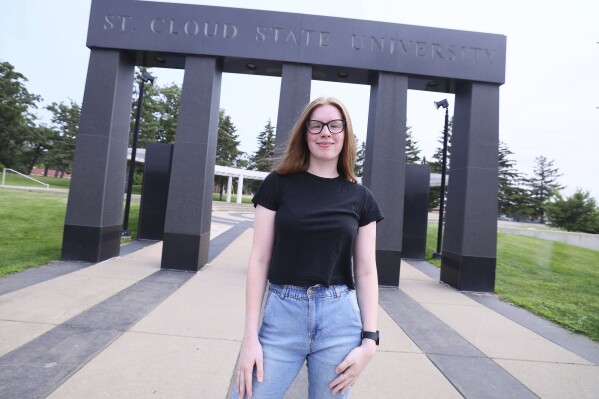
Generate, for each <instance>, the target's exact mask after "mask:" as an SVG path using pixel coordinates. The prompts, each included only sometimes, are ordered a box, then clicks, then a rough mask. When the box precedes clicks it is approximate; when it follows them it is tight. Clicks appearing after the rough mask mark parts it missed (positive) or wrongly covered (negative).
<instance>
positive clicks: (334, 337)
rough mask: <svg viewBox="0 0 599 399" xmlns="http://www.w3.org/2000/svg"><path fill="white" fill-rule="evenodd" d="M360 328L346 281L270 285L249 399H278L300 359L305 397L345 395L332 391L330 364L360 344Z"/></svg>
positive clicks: (332, 367)
mask: <svg viewBox="0 0 599 399" xmlns="http://www.w3.org/2000/svg"><path fill="white" fill-rule="evenodd" d="M361 331H362V319H361V317H360V308H359V307H358V301H357V298H356V292H355V291H354V290H350V289H349V288H348V287H347V286H345V285H334V286H330V287H323V286H321V285H316V286H313V287H309V288H303V287H297V286H292V285H275V284H271V285H270V287H269V291H268V295H267V299H266V303H265V305H264V316H263V319H262V326H261V327H260V332H259V340H260V343H261V344H262V351H263V354H264V379H263V381H262V382H261V383H260V382H258V380H257V379H256V374H255V370H254V379H253V383H252V386H253V398H255V399H266V398H268V399H282V398H283V397H284V396H285V393H286V392H287V390H288V389H289V387H290V385H291V384H292V383H293V380H294V379H295V377H296V376H297V374H298V373H299V371H300V369H301V367H302V365H303V364H304V361H305V362H307V368H308V386H309V387H308V398H309V399H324V398H347V397H349V390H348V391H347V392H346V394H345V395H342V394H341V393H337V395H335V396H333V395H332V394H331V389H330V388H329V384H330V383H331V382H332V381H333V380H334V379H335V378H336V377H337V373H335V367H337V366H338V365H339V363H341V362H342V361H343V359H345V356H347V354H348V353H349V352H351V350H352V349H354V348H356V347H358V346H360V344H361V342H362V339H361ZM236 396H238V393H237V392H236V393H235V394H234V397H236Z"/></svg>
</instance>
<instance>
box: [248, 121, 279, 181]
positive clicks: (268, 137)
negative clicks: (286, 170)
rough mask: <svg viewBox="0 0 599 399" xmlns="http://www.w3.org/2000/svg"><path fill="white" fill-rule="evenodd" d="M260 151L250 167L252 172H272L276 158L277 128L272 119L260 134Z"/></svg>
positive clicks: (253, 158) (256, 153)
mask: <svg viewBox="0 0 599 399" xmlns="http://www.w3.org/2000/svg"><path fill="white" fill-rule="evenodd" d="M257 140H258V150H256V152H255V153H254V155H252V157H251V163H250V167H251V168H252V170H259V171H262V172H269V171H270V170H272V166H273V163H274V156H275V127H274V126H273V125H272V123H271V122H270V119H269V120H268V122H267V123H266V125H264V130H262V131H261V132H260V133H258V137H257Z"/></svg>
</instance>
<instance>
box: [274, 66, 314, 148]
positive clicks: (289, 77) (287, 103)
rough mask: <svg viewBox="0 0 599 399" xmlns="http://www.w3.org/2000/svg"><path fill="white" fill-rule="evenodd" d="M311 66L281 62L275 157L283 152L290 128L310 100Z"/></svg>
mask: <svg viewBox="0 0 599 399" xmlns="http://www.w3.org/2000/svg"><path fill="white" fill-rule="evenodd" d="M311 84H312V66H311V65H303V64H283V70H282V72H281V94H280V96H279V112H278V115H277V132H276V136H275V158H276V159H277V158H279V157H280V156H282V155H283V154H284V153H285V149H286V148H287V141H288V140H289V136H290V135H291V129H293V125H294V124H295V122H296V121H297V118H298V117H299V115H300V113H301V112H302V111H303V110H304V107H305V106H306V105H308V103H309V102H310V86H311Z"/></svg>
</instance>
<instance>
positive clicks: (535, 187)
mask: <svg viewBox="0 0 599 399" xmlns="http://www.w3.org/2000/svg"><path fill="white" fill-rule="evenodd" d="M553 162H554V161H549V160H547V158H545V157H544V156H539V157H537V158H535V163H536V165H535V168H534V174H533V176H532V177H530V178H529V179H528V180H527V183H528V186H529V191H530V200H531V206H532V208H533V213H534V216H535V217H538V218H539V219H540V220H541V223H544V222H545V205H546V204H547V201H548V200H549V199H550V198H551V197H553V196H554V195H556V194H558V192H559V190H561V189H562V188H564V187H563V186H561V185H560V184H559V183H558V182H557V179H558V178H559V177H560V176H561V174H559V169H558V168H554V167H553Z"/></svg>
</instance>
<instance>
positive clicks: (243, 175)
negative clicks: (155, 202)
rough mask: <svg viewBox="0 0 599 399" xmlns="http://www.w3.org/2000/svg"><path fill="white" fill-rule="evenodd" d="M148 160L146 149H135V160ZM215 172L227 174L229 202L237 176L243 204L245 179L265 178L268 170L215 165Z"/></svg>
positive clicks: (238, 195)
mask: <svg viewBox="0 0 599 399" xmlns="http://www.w3.org/2000/svg"><path fill="white" fill-rule="evenodd" d="M127 159H129V160H130V159H131V148H128V149H127ZM145 160H146V149H145V148H138V149H137V150H136V151H135V162H141V163H144V162H145ZM214 174H215V175H218V176H227V177H228V178H229V179H228V182H227V202H231V192H232V188H233V178H234V177H236V178H237V201H236V202H237V203H238V204H241V195H242V189H243V179H251V180H264V179H265V178H266V176H268V172H259V171H257V170H245V169H236V168H231V167H229V166H220V165H215V166H214Z"/></svg>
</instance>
